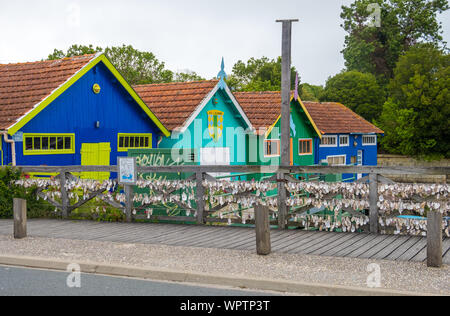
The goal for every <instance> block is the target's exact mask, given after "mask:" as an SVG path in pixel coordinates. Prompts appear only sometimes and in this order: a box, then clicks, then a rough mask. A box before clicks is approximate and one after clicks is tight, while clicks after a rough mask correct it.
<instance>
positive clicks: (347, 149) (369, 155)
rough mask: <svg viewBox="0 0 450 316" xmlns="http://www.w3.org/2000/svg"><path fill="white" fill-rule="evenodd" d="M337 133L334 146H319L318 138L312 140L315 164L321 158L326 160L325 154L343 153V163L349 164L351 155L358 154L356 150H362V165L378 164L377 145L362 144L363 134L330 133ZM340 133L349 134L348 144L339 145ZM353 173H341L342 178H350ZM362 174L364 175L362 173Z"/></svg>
mask: <svg viewBox="0 0 450 316" xmlns="http://www.w3.org/2000/svg"><path fill="white" fill-rule="evenodd" d="M330 135H337V146H336V147H320V139H319V138H317V139H316V141H315V142H314V146H315V152H316V154H315V157H314V163H315V164H316V165H317V164H319V163H320V162H321V160H326V159H327V156H338V155H345V156H346V158H345V163H346V164H347V165H351V157H352V156H355V157H357V156H358V150H362V152H363V155H362V157H363V159H362V165H363V166H376V165H377V164H378V158H377V152H378V150H377V145H363V144H362V136H363V134H350V135H349V134H330ZM340 135H348V136H349V146H340V145H339V136H340ZM354 176H355V175H353V174H343V175H342V178H343V179H350V178H352V177H354ZM363 176H364V175H363Z"/></svg>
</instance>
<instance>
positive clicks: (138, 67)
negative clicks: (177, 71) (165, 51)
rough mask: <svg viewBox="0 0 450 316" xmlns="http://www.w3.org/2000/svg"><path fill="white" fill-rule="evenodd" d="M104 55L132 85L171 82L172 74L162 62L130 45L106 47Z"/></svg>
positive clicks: (151, 54) (149, 53)
mask: <svg viewBox="0 0 450 316" xmlns="http://www.w3.org/2000/svg"><path fill="white" fill-rule="evenodd" d="M105 55H106V56H107V57H108V59H109V60H110V61H111V63H112V64H113V65H114V66H115V67H116V68H117V70H119V72H120V73H121V75H122V76H124V78H126V80H127V81H128V83H130V84H132V85H135V84H147V83H166V82H172V81H173V72H172V71H170V70H168V69H165V64H164V62H161V61H159V60H158V59H157V58H156V57H155V55H154V54H153V53H151V52H142V51H139V50H137V49H135V48H133V46H131V45H128V46H126V45H122V46H119V47H107V48H106V49H105Z"/></svg>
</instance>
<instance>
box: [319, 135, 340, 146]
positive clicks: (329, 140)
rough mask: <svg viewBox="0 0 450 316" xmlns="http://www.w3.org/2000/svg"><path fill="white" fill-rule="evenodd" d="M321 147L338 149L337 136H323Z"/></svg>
mask: <svg viewBox="0 0 450 316" xmlns="http://www.w3.org/2000/svg"><path fill="white" fill-rule="evenodd" d="M320 146H321V147H336V146H337V136H336V135H334V136H323V137H322V139H321V140H320Z"/></svg>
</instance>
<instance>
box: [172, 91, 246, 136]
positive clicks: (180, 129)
mask: <svg viewBox="0 0 450 316" xmlns="http://www.w3.org/2000/svg"><path fill="white" fill-rule="evenodd" d="M218 90H219V84H217V85H216V86H215V87H214V89H212V90H211V91H210V92H209V93H208V95H207V96H206V97H205V98H204V99H203V101H202V102H201V103H200V104H199V105H198V106H197V108H196V109H195V111H194V112H192V114H191V116H189V118H188V119H187V120H186V122H184V124H183V125H182V126H181V127H177V128H175V129H174V130H173V132H176V133H184V132H185V131H186V130H187V129H188V127H189V126H190V125H191V124H192V122H193V121H194V120H195V118H196V117H197V116H198V115H199V114H200V112H201V111H202V110H203V109H204V108H205V106H206V105H207V104H208V102H209V100H211V99H212V98H213V97H214V95H215V94H216V92H217V91H218ZM225 92H226V93H227V95H228V96H229V97H230V99H231V101H232V102H233V105H234V106H235V107H236V109H237V110H238V112H239V114H240V115H241V116H242V118H243V119H244V121H245V123H246V124H247V126H248V127H249V129H250V130H251V131H252V132H253V131H254V128H253V125H252V123H250V120H249V119H248V117H247V115H246V114H245V112H244V110H243V109H242V107H241V105H240V104H239V103H238V102H237V100H236V98H235V97H234V95H233V93H231V90H230V88H228V86H226V89H225Z"/></svg>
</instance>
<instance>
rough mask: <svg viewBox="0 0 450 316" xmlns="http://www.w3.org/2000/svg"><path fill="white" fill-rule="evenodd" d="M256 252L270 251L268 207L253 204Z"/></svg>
mask: <svg viewBox="0 0 450 316" xmlns="http://www.w3.org/2000/svg"><path fill="white" fill-rule="evenodd" d="M255 228H256V253H257V254H258V255H263V256H265V255H268V254H270V252H271V251H272V247H271V244H270V221H269V208H268V207H267V206H262V205H260V204H258V205H256V206H255Z"/></svg>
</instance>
